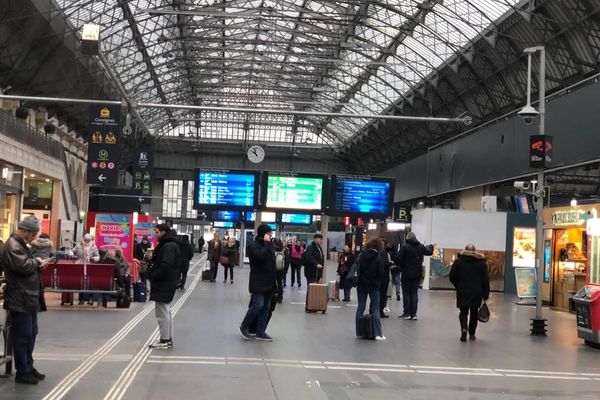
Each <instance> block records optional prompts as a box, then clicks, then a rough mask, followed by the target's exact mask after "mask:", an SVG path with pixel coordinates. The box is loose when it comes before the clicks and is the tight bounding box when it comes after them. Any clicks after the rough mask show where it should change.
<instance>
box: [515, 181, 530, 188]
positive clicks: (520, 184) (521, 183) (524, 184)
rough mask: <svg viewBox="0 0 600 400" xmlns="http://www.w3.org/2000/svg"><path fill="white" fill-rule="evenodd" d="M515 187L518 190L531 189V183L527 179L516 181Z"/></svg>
mask: <svg viewBox="0 0 600 400" xmlns="http://www.w3.org/2000/svg"><path fill="white" fill-rule="evenodd" d="M514 186H515V189H517V190H529V188H530V183H529V182H525V181H516V182H515V183H514Z"/></svg>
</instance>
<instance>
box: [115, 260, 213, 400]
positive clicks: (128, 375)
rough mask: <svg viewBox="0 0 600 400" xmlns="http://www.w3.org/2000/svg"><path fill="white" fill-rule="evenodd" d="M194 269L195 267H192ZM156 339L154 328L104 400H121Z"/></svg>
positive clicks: (181, 300) (186, 296)
mask: <svg viewBox="0 0 600 400" xmlns="http://www.w3.org/2000/svg"><path fill="white" fill-rule="evenodd" d="M201 261H202V259H200V260H198V261H197V263H200V262H201ZM194 267H195V265H194ZM201 276H202V274H198V275H196V277H195V278H194V280H193V282H192V284H191V285H190V288H189V289H188V290H186V292H185V293H184V294H183V296H181V297H180V298H179V300H178V301H177V303H175V306H174V307H173V311H172V315H173V317H175V316H176V315H177V312H178V311H179V310H180V309H181V307H183V304H185V302H186V301H187V299H189V298H190V296H191V295H192V293H193V292H194V290H195V289H196V287H197V286H198V282H200V278H201ZM157 339H158V328H156V329H155V330H154V332H153V334H152V335H150V337H149V338H148V340H147V341H146V343H145V344H144V346H143V347H142V348H141V349H140V351H139V352H138V354H137V355H136V356H135V357H134V359H133V360H132V361H131V362H130V364H129V365H128V366H127V368H126V369H125V371H124V372H123V373H122V374H121V376H120V377H119V379H118V380H117V381H116V382H115V383H114V384H113V386H112V387H111V389H110V390H109V392H108V393H107V394H106V396H104V400H121V399H122V398H123V396H124V395H125V393H126V392H127V389H129V386H131V383H132V382H133V380H134V379H135V377H136V376H137V373H138V372H139V371H140V369H141V368H142V367H143V365H144V363H145V362H146V361H148V358H149V357H150V354H151V353H152V349H150V348H149V347H148V346H149V344H150V343H152V341H154V340H157Z"/></svg>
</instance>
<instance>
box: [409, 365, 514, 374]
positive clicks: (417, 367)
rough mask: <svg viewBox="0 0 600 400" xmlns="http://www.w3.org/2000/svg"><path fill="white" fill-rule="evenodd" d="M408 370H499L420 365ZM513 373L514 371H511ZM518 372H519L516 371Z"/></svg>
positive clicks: (410, 366)
mask: <svg viewBox="0 0 600 400" xmlns="http://www.w3.org/2000/svg"><path fill="white" fill-rule="evenodd" d="M408 367H409V368H412V369H446V370H452V371H477V372H494V371H498V372H500V371H499V370H497V369H496V370H494V369H491V368H467V367H437V366H421V365H409V366H408ZM513 372H515V371H513ZM516 372H519V371H516Z"/></svg>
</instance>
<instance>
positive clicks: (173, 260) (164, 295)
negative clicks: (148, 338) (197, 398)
mask: <svg viewBox="0 0 600 400" xmlns="http://www.w3.org/2000/svg"><path fill="white" fill-rule="evenodd" d="M155 232H156V238H157V239H158V246H156V249H155V250H154V255H153V257H152V267H151V268H150V269H149V270H148V272H147V275H146V276H147V278H148V279H149V280H150V300H152V301H154V302H155V303H156V304H155V306H154V308H155V313H156V319H157V320H158V328H159V330H160V340H159V341H158V342H156V343H153V344H151V345H150V347H151V348H154V349H169V348H171V347H173V316H172V314H171V302H172V301H173V297H175V291H176V290H177V285H179V268H180V267H181V252H180V250H179V239H178V238H177V232H175V231H174V230H173V229H171V227H170V226H169V225H168V224H158V225H156V228H155Z"/></svg>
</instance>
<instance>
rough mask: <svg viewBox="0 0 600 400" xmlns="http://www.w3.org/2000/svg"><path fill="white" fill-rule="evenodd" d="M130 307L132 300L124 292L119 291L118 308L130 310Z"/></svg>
mask: <svg viewBox="0 0 600 400" xmlns="http://www.w3.org/2000/svg"><path fill="white" fill-rule="evenodd" d="M130 305H131V298H130V297H129V296H128V295H127V293H126V292H125V291H124V290H119V291H118V292H117V308H129V306H130Z"/></svg>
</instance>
